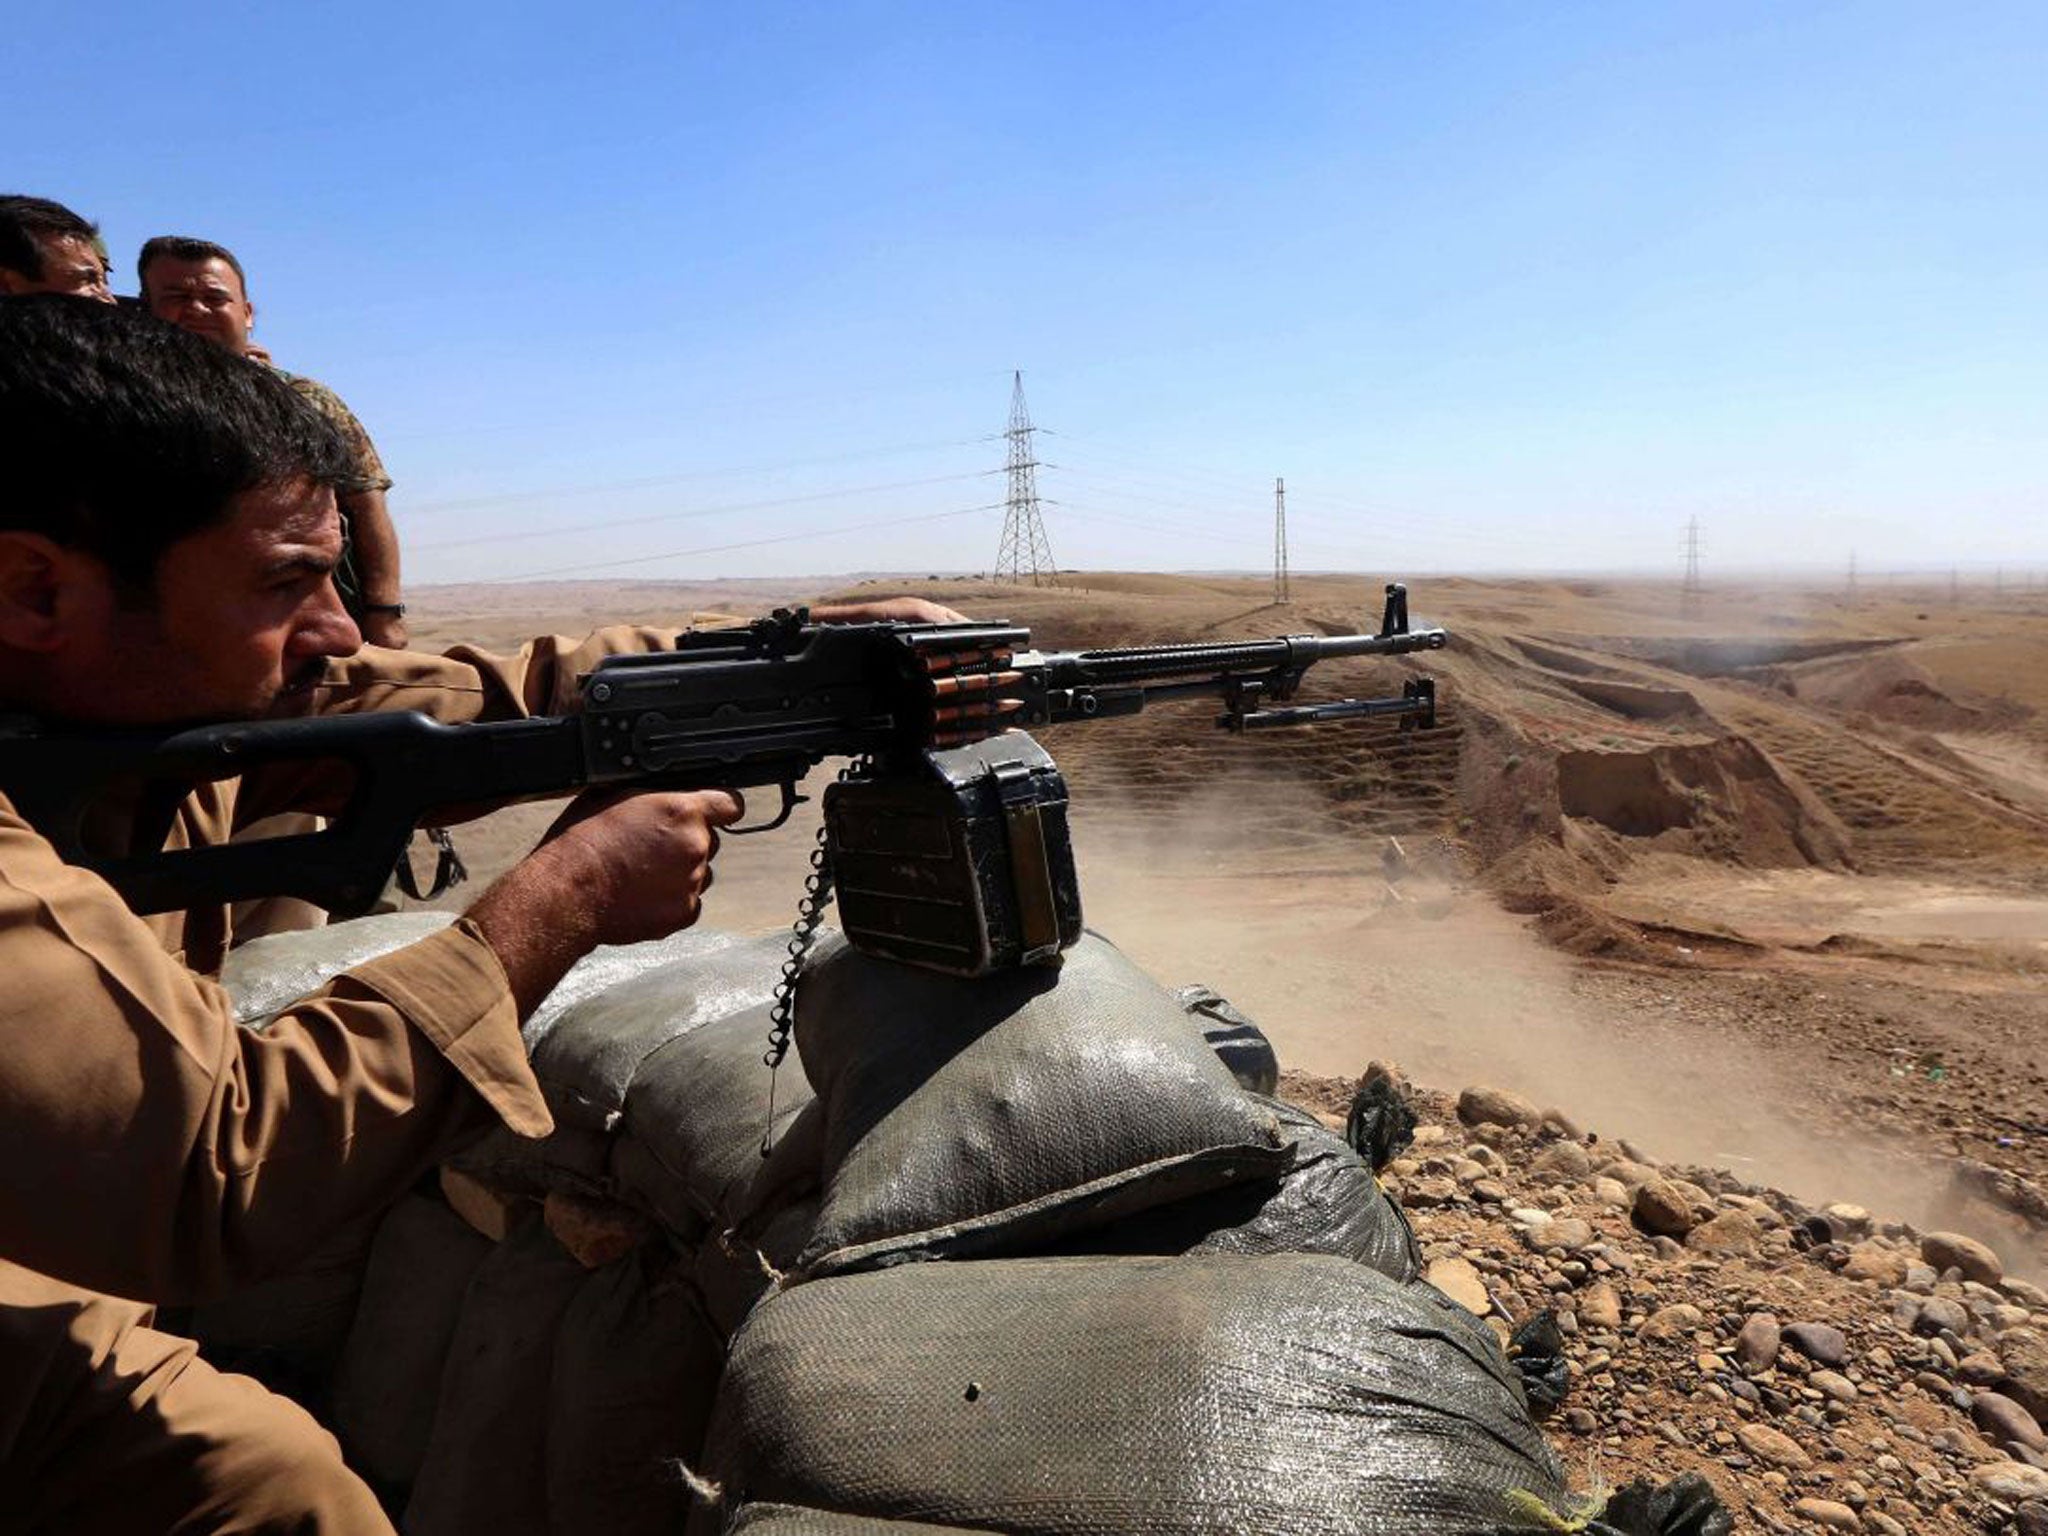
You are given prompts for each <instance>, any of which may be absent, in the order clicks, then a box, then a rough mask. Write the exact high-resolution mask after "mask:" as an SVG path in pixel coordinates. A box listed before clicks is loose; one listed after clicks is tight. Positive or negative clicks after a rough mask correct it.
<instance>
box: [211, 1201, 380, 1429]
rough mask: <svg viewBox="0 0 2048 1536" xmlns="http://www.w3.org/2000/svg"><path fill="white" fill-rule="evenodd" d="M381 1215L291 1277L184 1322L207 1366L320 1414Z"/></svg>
mask: <svg viewBox="0 0 2048 1536" xmlns="http://www.w3.org/2000/svg"><path fill="white" fill-rule="evenodd" d="M382 1217H383V1212H381V1211H373V1212H370V1213H369V1214H367V1215H364V1216H359V1217H357V1218H355V1219H354V1220H353V1221H349V1222H347V1223H344V1224H343V1225H342V1226H340V1227H337V1228H336V1229H335V1230H334V1231H333V1232H331V1233H330V1234H329V1235H328V1237H327V1239H326V1240H325V1241H324V1242H322V1243H321V1244H320V1246H319V1247H318V1248H316V1249H314V1250H313V1251H312V1252H311V1253H309V1254H307V1255H306V1256H305V1258H303V1259H301V1260H300V1261H299V1262H298V1263H296V1264H294V1265H293V1266H292V1267H291V1268H290V1269H288V1270H285V1271H283V1272H281V1273H279V1274H275V1275H272V1276H271V1277H270V1278H268V1279H266V1280H258V1281H255V1282H254V1283H252V1284H248V1285H243V1286H238V1287H237V1288H236V1289H235V1290H233V1291H231V1292H229V1293H228V1294H227V1295H225V1296H222V1297H219V1298H218V1299H216V1300H213V1301H204V1302H200V1303H198V1304H197V1305H195V1306H193V1307H192V1308H191V1309H190V1310H189V1311H188V1312H186V1313H185V1314H184V1326H183V1331H184V1332H187V1333H189V1334H190V1335H191V1336H192V1337H193V1338H194V1339H196V1340H198V1342H199V1347H200V1350H201V1352H202V1353H203V1354H204V1355H205V1356H206V1359H207V1360H208V1362H209V1363H211V1364H213V1365H214V1366H216V1367H218V1368H219V1369H221V1370H224V1371H234V1372H237V1373H238V1374H240V1375H243V1376H253V1377H255V1378H256V1379H257V1380H258V1381H260V1382H262V1383H263V1384H264V1385H265V1386H267V1387H269V1388H270V1389H271V1390H272V1391H273V1392H282V1393H283V1394H284V1395H285V1396H287V1397H290V1398H293V1399H295V1400H297V1401H298V1402H301V1403H303V1404H305V1405H306V1406H307V1407H309V1408H312V1409H314V1410H315V1411H316V1412H317V1411H318V1410H319V1409H320V1408H322V1407H323V1406H324V1405H325V1403H326V1394H327V1385H328V1381H329V1378H330V1377H331V1376H332V1375H333V1373H334V1368H335V1363H336V1362H337V1361H338V1360H339V1359H340V1358H341V1351H342V1346H343V1345H344V1344H345V1343H346V1342H347V1340H348V1335H349V1327H350V1325H351V1323H353V1321H354V1320H355V1315H356V1303H357V1301H358V1299H359V1298H360V1296H361V1293H362V1289H363V1275H364V1272H365V1271H366V1270H367V1269H368V1267H369V1262H370V1245H371V1241H372V1240H373V1239H374V1238H375V1236H376V1233H377V1225H378V1222H379V1221H380V1220H381V1219H382Z"/></svg>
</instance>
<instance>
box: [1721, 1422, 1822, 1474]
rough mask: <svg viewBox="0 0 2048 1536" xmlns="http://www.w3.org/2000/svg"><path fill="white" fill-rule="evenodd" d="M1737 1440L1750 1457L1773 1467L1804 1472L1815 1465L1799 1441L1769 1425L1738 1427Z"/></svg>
mask: <svg viewBox="0 0 2048 1536" xmlns="http://www.w3.org/2000/svg"><path fill="white" fill-rule="evenodd" d="M1735 1438H1736V1440H1737V1441H1739V1442H1740V1443H1741V1445H1742V1448H1743V1449H1744V1450H1745V1451H1747V1452H1748V1453H1749V1454H1750V1455H1752V1456H1754V1457H1755V1458H1756V1459H1757V1460H1758V1461H1761V1462H1766V1463H1768V1464H1769V1465H1771V1466H1774V1467H1782V1468H1785V1469H1787V1470H1789V1471H1794V1472H1802V1471H1804V1470H1805V1469H1806V1468H1808V1467H1810V1466H1812V1465H1813V1458H1812V1457H1811V1456H1809V1455H1807V1454H1806V1452H1805V1451H1803V1450H1801V1449H1800V1448H1799V1442H1798V1441H1796V1440H1794V1439H1793V1438H1792V1437H1791V1436H1790V1435H1788V1434H1785V1433H1784V1432H1783V1431H1781V1430H1776V1429H1773V1428H1771V1426H1770V1425H1768V1424H1742V1425H1738V1426H1737V1427H1736V1430H1735Z"/></svg>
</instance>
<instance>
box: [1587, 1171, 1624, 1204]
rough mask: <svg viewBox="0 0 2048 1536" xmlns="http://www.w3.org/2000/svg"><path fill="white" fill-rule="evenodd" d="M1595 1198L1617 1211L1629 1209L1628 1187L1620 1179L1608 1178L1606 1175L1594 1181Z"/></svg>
mask: <svg viewBox="0 0 2048 1536" xmlns="http://www.w3.org/2000/svg"><path fill="white" fill-rule="evenodd" d="M1593 1198H1594V1199H1595V1200H1598V1201H1599V1202H1600V1203H1601V1204H1602V1205H1611V1206H1613V1207H1614V1208H1615V1209H1616V1210H1623V1211H1625V1210H1627V1209H1628V1207H1629V1193H1628V1186H1627V1185H1626V1184H1624V1183H1622V1182H1621V1180H1619V1179H1610V1178H1608V1177H1607V1175H1606V1174H1604V1173H1603V1174H1601V1175H1600V1177H1599V1178H1597V1179H1595V1180H1594V1181H1593Z"/></svg>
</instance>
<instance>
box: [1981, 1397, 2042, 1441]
mask: <svg viewBox="0 0 2048 1536" xmlns="http://www.w3.org/2000/svg"><path fill="white" fill-rule="evenodd" d="M1970 1417H1971V1419H1972V1420H1974V1421H1975V1423H1976V1425H1977V1427H1978V1428H1979V1429H1981V1430H1983V1431H1984V1433H1985V1434H1986V1435H1988V1436H1989V1437H1990V1438H1991V1439H1992V1440H1994V1441H1996V1442H1997V1443H1998V1444H1999V1445H2010V1444H2014V1443H2017V1444H2019V1445H2024V1446H2025V1447H2026V1448H2027V1449H2028V1450H2030V1451H2040V1450H2048V1435H2044V1434H2042V1433H2041V1426H2040V1425H2039V1424H2037V1423H2035V1422H2034V1416H2033V1415H2032V1414H2031V1413H2029V1412H2027V1410H2026V1409H2024V1408H2022V1407H2021V1406H2020V1405H2019V1404H2018V1403H2016V1402H2014V1401H2013V1400H2012V1399H2011V1398H2009V1397H2005V1396H2003V1395H2001V1394H2000V1393H1997V1392H1979V1393H1978V1394H1977V1395H1976V1396H1975V1397H1973V1398H1972V1399H1971V1400H1970Z"/></svg>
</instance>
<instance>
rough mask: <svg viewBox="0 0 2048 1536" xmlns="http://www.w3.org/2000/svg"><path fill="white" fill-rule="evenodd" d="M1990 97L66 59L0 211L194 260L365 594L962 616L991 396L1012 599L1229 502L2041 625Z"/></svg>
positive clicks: (1402, 557) (1374, 539)
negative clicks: (385, 474) (943, 584)
mask: <svg viewBox="0 0 2048 1536" xmlns="http://www.w3.org/2000/svg"><path fill="white" fill-rule="evenodd" d="M2044 78H2048V9H2044V8H2042V7H2040V6H2038V5H1996V4H1991V5H1972V6H1961V7H1954V6H1944V7H1937V6H1934V5H1931V4H1930V5H1921V6H1903V5H1890V4H1883V3H1871V4H1858V5H1834V4H1803V5H1782V4H1776V5H1748V4H1717V5H1711V6H1710V5H1704V4H1702V5H1654V6H1642V5H1620V4H1616V5H1594V4H1560V5H1528V4H1500V5H1486V4H1457V5H1444V6H1395V5H1384V6H1382V5H1368V4H1362V3H1349V4H1335V3H1332V4H1321V3H1315V4H1311V3H1287V0H1273V3H1268V4H1252V3H1243V4H1227V5H1226V4H1208V3H1201V0H1193V3H1181V4H1114V3H1109V0H1096V3H1092V4H1081V3H1067V0H1037V3H1032V4H1022V3H1010V0H999V3H998V0H950V3H929V4H913V3H900V4H881V3H873V4H864V3H847V4H823V3H819V4H811V5H797V4H784V3H780V0H747V3H744V4H742V3H731V4H728V5H724V6H710V5H703V4H690V3H680V4H668V5H636V4H631V3H614V4H610V5H606V6H577V7H574V8H570V7H552V6H545V5H530V6H525V7H517V8H515V7H510V6H504V5H489V6H485V5H440V4H434V3H431V0H420V3H414V4H409V5H385V4H381V3H354V4H350V5H347V6H341V5H323V6H315V5H268V6H251V7H234V6H225V5H223V6H218V7H215V8H212V9H207V10H202V11H196V12H195V11H186V10H178V9H175V8H173V9H169V10H166V9H164V8H162V7H141V6H136V5H131V4H127V3H117V4H114V5H111V6H104V7H101V8H100V9H98V10H96V11H92V12H86V13H81V12H77V11H70V12H62V11H58V10H53V9H52V8H49V7H42V8H37V9H36V10H35V11H32V12H31V13H30V14H28V15H27V16H26V17H11V18H10V22H9V26H8V32H7V48H6V52H5V56H4V58H0V123H4V125H5V129H6V142H7V146H8V154H7V159H6V163H7V169H6V172H5V174H4V177H0V179H4V180H6V181H9V182H11V183H12V184H13V185H12V186H11V187H9V188H7V190H20V191H32V192H38V193H42V194H44V195H48V196H54V197H57V198H60V199H62V200H63V201H65V202H67V203H70V204H71V205H73V206H75V207H77V208H78V209H79V210H80V211H82V212H85V213H87V214H88V215H89V216H91V217H94V218H96V219H98V220H99V221H100V222H101V224H102V226H103V228H104V229H105V231H106V233H107V236H108V238H109V241H110V244H111V245H112V247H113V249H114V252H115V256H116V260H117V264H118V266H119V268H120V270H119V271H118V272H117V275H116V286H117V288H119V289H121V290H122V291H130V290H131V289H132V284H133V274H132V263H133V255H134V251H135V248H136V247H137V246H138V245H139V244H140V243H141V241H142V240H143V239H144V238H145V237H147V236H149V235H152V234H159V233H171V232H176V233H187V234H197V235H202V236H206V237H209V238H212V239H216V240H219V241H221V242H223V243H225V244H228V245H230V246H232V247H233V248H234V249H235V250H236V251H237V252H238V253H239V254H240V255H241V256H242V258H243V260H244V262H245V264H246V265H247V266H248V268H249V270H250V274H251V287H252V296H253V297H254V299H255V300H256V303H257V306H258V309H259V321H258V335H259V337H260V338H261V339H263V340H264V341H265V342H266V343H267V345H269V347H270V348H271V349H272V351H273V352H274V354H275V355H276V357H277V359H278V361H279V362H280V363H281V364H282V365H284V366H286V367H288V368H292V369H294V370H296V371H300V372H305V373H309V374H312V375H314V376H316V377H318V378H321V379H324V380H325V381H326V382H328V383H329V384H331V385H333V386H334V387H335V388H336V389H337V390H338V391H339V392H340V393H341V394H342V395H343V396H344V397H345V398H347V399H348V400H349V401H350V403H351V404H352V405H354V406H355V408H356V410H357V412H358V414H360V415H361V416H362V417H363V418H364V420H365V422H366V423H367V424H368V425H369V427H370V429H371V431H372V433H373V434H374V435H375V437H376V438H377V440H378V442H379V445H380V446H381V447H382V448H383V450H384V453H385V457H386V459H387V461H388V463H389V466H390V468H391V471H392V473H393V475H394V476H395V477H396V479H397V482H398V484H397V487H396V489H395V490H394V492H393V495H392V506H393V510H394V513H395V515H396V516H397V518H398V521H399V527H400V531H401V536H402V538H403V539H404V541H405V545H406V549H407V566H408V572H409V576H410V577H411V579H412V580H414V581H432V580H444V581H445V580H461V579H483V578H498V577H511V576H529V575H552V574H562V575H571V574H574V575H580V576H588V577H593V578H596V577H606V576H612V575H616V576H620V577H627V576H631V577H641V578H645V577H660V576H680V575H701V576H719V575H727V576H734V575H761V574H791V573H804V572H835V571H847V570H857V569H858V570H870V569H893V570H910V569H917V570H923V569H933V570H975V569H982V568H986V567H987V566H988V564H989V563H990V562H991V561H992V559H993V557H994V551H995V548H996V543H997V537H998V532H999V529H1000V526H1001V512H1000V509H999V504H1000V502H1001V500H1002V497H1003V492H1004V486H1003V482H1002V479H1001V476H1000V475H999V474H998V473H994V472H993V471H996V470H998V469H999V467H1000V464H1001V461H1002V443H1001V442H1000V440H999V438H998V436H997V435H998V434H1000V432H1001V430H1002V428H1003V425H1004V419H1005V415H1006V412H1007V409H1008V401H1009V385H1010V371H1011V370H1012V369H1016V368H1021V369H1022V370H1024V378H1025V387H1026V390H1027V392H1028V394H1029V397H1030V401H1031V406H1032V411H1033V415H1034V418H1035V419H1036V421H1037V422H1038V423H1039V424H1041V425H1042V426H1045V427H1047V428H1049V429H1051V430H1050V432H1049V433H1048V434H1047V435H1045V436H1044V437H1042V438H1041V440H1040V452H1041V455H1042V457H1043V458H1044V459H1045V461H1046V467H1045V468H1044V469H1042V470H1041V472H1040V490H1041V493H1042V494H1043V495H1045V496H1046V497H1047V498H1049V502H1050V504H1049V505H1048V506H1047V507H1046V510H1045V516H1046V521H1047V527H1048V531H1049V534H1050V537H1051V540H1052V546H1053V550H1054V553H1055V555H1056V556H1057V557H1058V559H1059V561H1060V563H1061V564H1063V565H1085V566H1093V567H1105V566H1110V567H1127V568H1159V569H1184V568H1204V569H1219V568H1233V567H1239V568H1248V569H1257V568H1260V567H1262V566H1264V565H1266V564H1267V563H1268V562H1269V561H1270V551H1271V508H1272V482H1273V478H1274V476H1276V475H1284V476H1285V477H1286V478H1287V481H1288V511H1289V528H1290V534H1291V538H1292V545H1293V552H1294V561H1295V564H1296V566H1297V568H1331V569H1356V570H1363V571H1372V572H1391V571H1414V572H1424V571H1431V570H1458V569H1472V570H1536V569H1601V568H1613V569H1644V570H1662V571H1671V572H1675V571H1676V570H1677V567H1678V560H1679V550H1680V547H1681V542H1682V529H1683V527H1684V525H1685V524H1686V522H1687V520H1688V519H1690V518H1693V517H1697V518H1698V519H1699V520H1700V524H1701V528H1702V544H1703V547H1704V549H1705V551H1706V563H1707V569H1708V572H1709V574H1710V575H1712V574H1713V573H1714V572H1716V571H1717V570H1718V571H1728V572H1733V571H1735V570H1738V569H1763V568H1775V569H1787V570H1790V569H1795V568H1810V569H1814V570H1838V569H1841V568H1843V567H1844V566H1846V564H1847V561H1848V558H1849V555H1850V552H1851V551H1852V550H1853V551H1855V553H1856V556H1857V559H1858V561H1859V564H1860V565H1861V566H1862V567H1863V568H1864V569H1866V570H1881V569H1885V568H1903V567H1919V568H1929V569H1941V570H1946V569H1947V568H1948V567H1949V566H1950V565H1952V564H1953V565H1960V566H1962V567H1963V568H1964V569H1965V570H1966V571H1967V570H1976V569H1981V570H1985V571H1988V570H1990V569H1991V568H1992V567H1994V566H1997V565H2003V566H2004V567H2006V568H2007V569H2008V570H2009V571H2010V570H2015V569H2024V568H2028V567H2030V566H2031V567H2033V568H2037V569H2039V570H2041V571H2043V572H2048V532H2044V527H2048V519H2044V517H2043V515H2042V514H2043V507H2044V500H2048V498H2044V487H2048V413H2044V410H2043V403H2044V401H2043V360H2044V358H2048V200H2044V197H2043V195H2042V194H2043V179H2044V172H2043V167H2044V166H2048V92H2044V90H2043V87H2042V81H2043V79H2044ZM908 519H919V520H918V521H907V520H908ZM792 536H801V537H792ZM770 539H779V540H786V542H778V543H762V542H758V541H763V540H770ZM731 546H746V547H731Z"/></svg>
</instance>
